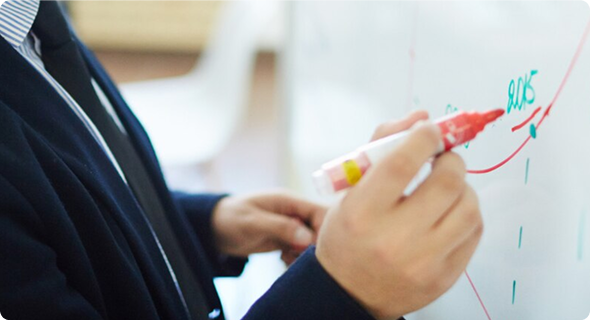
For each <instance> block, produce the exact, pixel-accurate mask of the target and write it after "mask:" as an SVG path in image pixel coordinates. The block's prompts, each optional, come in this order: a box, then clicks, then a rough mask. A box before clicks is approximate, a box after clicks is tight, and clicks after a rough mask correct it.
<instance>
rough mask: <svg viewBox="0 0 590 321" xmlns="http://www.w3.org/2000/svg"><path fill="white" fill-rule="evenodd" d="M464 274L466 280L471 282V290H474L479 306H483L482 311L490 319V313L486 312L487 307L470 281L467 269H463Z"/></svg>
mask: <svg viewBox="0 0 590 321" xmlns="http://www.w3.org/2000/svg"><path fill="white" fill-rule="evenodd" d="M465 276H466V277H467V280H469V284H471V287H472V288H473V292H475V296H477V299H478V300H479V304H481V307H482V308H483V312H485V313H486V316H487V317H488V320H491V319H492V318H490V314H489V313H488V309H486V306H485V304H483V301H482V300H481V298H480V297H479V293H477V289H476V288H475V285H474V284H473V281H471V278H470V277H469V273H467V270H465Z"/></svg>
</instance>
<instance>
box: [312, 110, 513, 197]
mask: <svg viewBox="0 0 590 321" xmlns="http://www.w3.org/2000/svg"><path fill="white" fill-rule="evenodd" d="M502 114H503V110H493V111H489V112H485V113H478V112H458V113H455V114H452V115H449V116H447V117H444V118H441V119H439V120H437V121H435V124H437V125H438V127H439V129H440V132H441V135H440V136H441V141H440V144H439V148H438V149H437V151H436V153H435V155H437V154H440V153H442V152H444V151H448V150H450V149H452V148H453V147H455V146H459V145H461V144H464V143H466V142H468V141H471V140H472V139H474V138H475V136H477V134H478V133H479V132H481V131H482V130H483V129H484V127H485V125H486V124H488V123H490V122H492V121H494V120H496V119H497V118H498V117H500V116H501V115H502ZM408 134H409V131H403V132H400V133H397V134H394V135H390V136H387V137H384V138H381V139H378V140H376V141H374V142H371V143H369V144H366V145H364V146H361V147H359V148H358V149H356V150H355V151H353V152H351V153H348V154H346V155H344V156H341V157H338V158H336V159H334V160H332V161H330V162H327V163H325V164H324V165H322V167H321V168H320V169H319V170H317V171H315V172H314V173H313V174H312V179H313V182H314V185H315V186H316V188H317V190H318V192H319V193H320V194H324V195H325V194H332V193H335V192H338V191H341V190H344V189H346V188H349V187H351V186H354V185H356V184H357V183H358V181H359V180H360V179H361V178H362V177H363V176H364V175H365V173H366V172H367V170H369V168H371V166H373V165H375V164H377V163H378V162H379V161H381V160H382V159H383V158H385V156H387V154H389V153H390V152H391V151H393V150H394V149H395V147H396V146H397V145H398V144H399V143H400V142H402V141H403V140H404V138H405V137H406V136H407V135H408ZM435 155H433V156H435Z"/></svg>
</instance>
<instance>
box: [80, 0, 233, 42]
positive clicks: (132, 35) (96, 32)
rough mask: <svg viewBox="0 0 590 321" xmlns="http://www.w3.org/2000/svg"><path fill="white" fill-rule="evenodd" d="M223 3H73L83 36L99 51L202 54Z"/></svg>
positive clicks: (81, 35)
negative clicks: (200, 52)
mask: <svg viewBox="0 0 590 321" xmlns="http://www.w3.org/2000/svg"><path fill="white" fill-rule="evenodd" d="M222 5H223V1H69V2H68V8H69V10H70V14H71V16H72V20H73V23H74V26H75V28H76V30H77V32H78V34H79V35H80V37H81V38H82V39H83V40H84V41H85V42H86V44H88V45H89V46H90V47H92V48H94V49H95V50H118V51H120V50H124V51H158V52H183V53H194V52H199V51H201V50H202V49H203V48H204V46H205V45H206V43H207V39H208V37H209V34H210V33H211V30H212V28H213V27H214V23H215V20H216V18H217V13H218V11H219V9H220V8H221V7H222Z"/></svg>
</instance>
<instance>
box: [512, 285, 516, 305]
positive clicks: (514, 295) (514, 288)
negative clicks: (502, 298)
mask: <svg viewBox="0 0 590 321" xmlns="http://www.w3.org/2000/svg"><path fill="white" fill-rule="evenodd" d="M515 297H516V280H514V282H512V304H514V298H515Z"/></svg>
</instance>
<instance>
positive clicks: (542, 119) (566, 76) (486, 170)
mask: <svg viewBox="0 0 590 321" xmlns="http://www.w3.org/2000/svg"><path fill="white" fill-rule="evenodd" d="M589 32H590V21H589V22H588V24H587V25H586V30H585V31H584V35H582V39H581V40H580V43H579V44H578V48H577V49H576V53H575V54H574V57H573V58H572V61H571V62H570V65H569V67H568V69H567V72H566V73H565V76H564V77H563V80H562V81H561V84H560V85H559V88H558V89H557V93H555V96H554V97H553V100H551V103H550V104H549V106H547V109H546V110H545V112H544V113H543V117H541V120H539V123H538V124H537V126H536V128H535V129H537V130H538V129H539V127H541V124H542V123H543V121H544V120H545V118H546V117H547V116H548V115H549V112H550V111H551V108H553V104H554V103H555V102H556V101H557V98H558V97H559V95H560V94H561V91H562V90H563V87H564V86H565V83H566V82H567V80H568V79H569V77H570V74H571V72H572V70H573V69H574V66H575V65H576V62H577V61H578V58H579V57H580V54H581V53H582V48H583V47H584V44H585V43H586V38H588V33H589ZM530 140H531V136H530V134H529V136H528V137H527V138H526V139H525V141H524V142H523V143H522V145H520V147H518V149H517V150H516V151H514V153H512V154H511V155H510V156H508V158H506V159H505V160H503V161H501V162H500V163H498V164H496V165H494V166H492V167H490V168H486V169H479V170H467V173H469V174H484V173H489V172H491V171H494V170H496V169H498V168H500V167H502V166H503V165H504V164H506V163H508V161H510V160H511V159H512V158H514V156H516V154H518V152H520V151H521V150H522V149H523V148H524V146H525V145H526V144H527V143H528V142H529V141H530Z"/></svg>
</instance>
